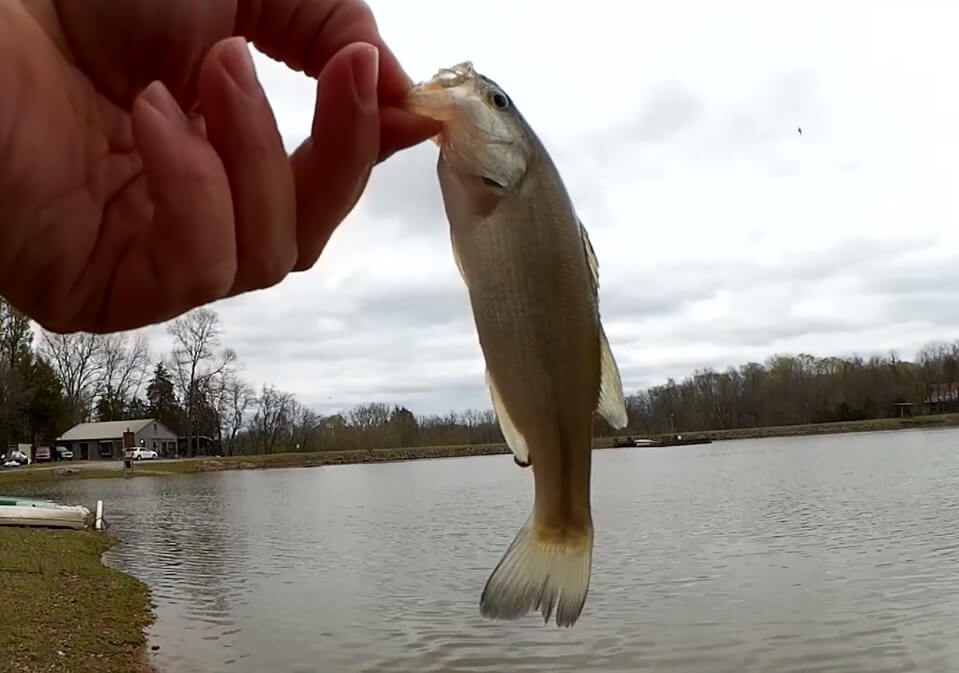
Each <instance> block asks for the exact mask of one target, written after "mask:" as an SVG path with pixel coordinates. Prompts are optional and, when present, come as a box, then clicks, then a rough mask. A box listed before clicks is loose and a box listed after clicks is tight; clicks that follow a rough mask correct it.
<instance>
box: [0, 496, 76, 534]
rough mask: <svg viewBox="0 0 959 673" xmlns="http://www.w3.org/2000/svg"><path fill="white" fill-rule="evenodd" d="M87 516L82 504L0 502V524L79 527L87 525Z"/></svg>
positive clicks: (24, 501)
mask: <svg viewBox="0 0 959 673" xmlns="http://www.w3.org/2000/svg"><path fill="white" fill-rule="evenodd" d="M5 500H6V499H5ZM89 517H90V510H89V509H87V508H86V507H84V506H83V505H58V504H57V503H54V502H45V501H37V500H34V501H31V500H28V499H23V500H19V499H18V500H17V501H16V503H15V504H6V503H4V504H0V526H40V527H52V528H77V529H80V528H86V527H87V522H88V520H89Z"/></svg>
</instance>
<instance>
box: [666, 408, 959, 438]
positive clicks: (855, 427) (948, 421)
mask: <svg viewBox="0 0 959 673" xmlns="http://www.w3.org/2000/svg"><path fill="white" fill-rule="evenodd" d="M955 426H959V414H936V415H929V416H914V417H905V418H877V419H873V420H866V421H840V422H836V423H807V424H804V425H779V426H771V427H764V428H736V429H733V430H708V431H702V432H684V433H683V436H684V437H689V438H691V439H694V438H698V437H709V438H710V439H712V440H714V441H718V440H723V439H761V438H763V437H800V436H804V435H835V434H841V433H846V432H884V431H889V430H915V429H917V428H948V427H955Z"/></svg>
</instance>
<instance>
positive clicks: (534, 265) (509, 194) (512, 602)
mask: <svg viewBox="0 0 959 673" xmlns="http://www.w3.org/2000/svg"><path fill="white" fill-rule="evenodd" d="M407 107H408V108H409V109H410V110H412V111H414V112H417V113H418V114H423V115H426V116H431V117H433V118H434V119H440V120H442V121H443V131H442V133H441V135H440V137H439V138H438V144H439V145H440V148H441V150H440V156H439V159H438V162H437V173H438V176H439V181H440V187H441V191H442V194H443V202H444V207H445V211H446V215H447V219H448V221H449V223H450V237H451V242H452V247H453V252H454V257H455V259H456V263H457V266H458V268H459V270H460V273H461V275H462V277H463V280H464V282H465V283H466V286H467V288H468V292H469V297H470V304H471V307H472V311H473V318H474V322H475V324H476V330H477V335H478V338H479V343H480V348H481V350H482V352H483V356H484V359H485V361H486V369H487V384H488V386H489V388H490V395H491V398H492V401H493V407H494V411H495V412H496V417H497V420H498V422H499V425H500V428H501V429H502V432H503V435H504V437H505V439H506V442H507V443H508V444H509V446H510V448H511V449H512V451H513V453H514V459H515V461H516V462H517V463H518V464H519V465H521V466H531V467H532V472H533V478H534V485H535V498H534V505H533V512H532V514H531V515H530V518H529V520H528V521H527V522H526V524H525V525H524V526H523V527H522V529H521V530H520V532H519V533H518V534H517V536H516V537H515V538H514V540H513V542H512V544H511V545H510V546H509V548H508V549H507V550H506V552H505V553H504V555H503V557H502V559H501V560H500V562H499V564H498V565H497V566H496V568H494V570H493V572H492V573H491V575H490V577H489V579H488V580H487V583H486V586H485V588H484V590H483V594H482V597H481V599H480V610H481V613H482V614H483V615H484V616H486V617H489V618H494V619H516V618H518V617H520V616H522V615H524V614H527V613H528V612H529V611H530V610H537V609H538V610H539V611H540V612H541V614H542V615H543V618H544V621H546V622H548V621H549V620H550V618H551V616H552V615H553V613H554V610H555V616H556V623H557V624H558V625H561V626H571V625H572V624H573V623H575V622H576V620H577V619H578V618H579V615H580V614H581V612H582V609H583V605H584V603H585V601H586V596H587V593H588V590H589V582H590V574H591V566H592V550H593V523H592V515H591V509H590V472H591V457H592V428H593V418H594V413H595V412H596V411H598V412H599V413H600V414H601V415H602V416H603V417H604V418H606V420H607V421H608V422H609V423H610V424H611V425H612V426H613V427H616V428H620V427H625V425H626V420H627V419H626V408H625V401H624V399H623V392H622V383H621V381H620V376H619V371H618V368H617V366H616V363H615V360H614V358H613V356H612V352H611V350H610V347H609V343H608V340H607V339H606V335H605V333H604V330H603V327H602V323H601V320H600V315H599V292H598V289H599V282H598V264H597V262H596V256H595V253H594V251H593V248H592V245H591V244H590V241H589V237H588V235H587V234H586V230H585V228H584V227H583V225H582V223H581V222H580V220H579V217H578V216H577V214H576V211H575V208H574V207H573V204H572V201H571V199H570V197H569V195H568V193H567V191H566V188H565V186H564V184H563V181H562V179H561V177H560V175H559V172H558V170H557V168H556V166H555V165H554V163H553V161H552V159H551V158H550V156H549V153H548V152H547V150H546V148H545V147H544V146H543V144H542V143H541V142H540V140H539V138H538V137H537V136H536V134H535V133H534V132H533V130H532V129H531V128H530V127H529V125H528V123H527V122H526V121H525V119H524V118H523V117H522V115H521V114H520V113H519V111H518V110H517V109H516V107H515V105H514V104H513V103H512V101H511V100H510V99H509V97H508V96H507V95H506V94H505V92H503V91H502V89H501V88H500V87H499V86H498V85H496V83H495V82H493V81H492V80H489V79H488V78H486V77H484V76H482V75H480V74H478V73H477V72H476V71H475V70H474V69H473V67H472V64H470V63H462V64H459V65H457V66H454V67H453V68H449V69H444V70H442V71H441V72H440V73H439V74H438V75H437V76H436V77H434V78H433V80H431V81H429V82H426V83H424V84H421V85H419V86H417V87H415V88H414V89H413V90H412V91H411V93H410V95H409V97H408V99H407Z"/></svg>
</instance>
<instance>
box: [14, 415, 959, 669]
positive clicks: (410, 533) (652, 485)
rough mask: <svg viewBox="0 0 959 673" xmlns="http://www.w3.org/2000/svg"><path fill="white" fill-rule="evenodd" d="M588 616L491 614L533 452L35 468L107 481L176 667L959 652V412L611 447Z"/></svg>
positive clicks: (607, 665) (658, 663)
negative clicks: (488, 600)
mask: <svg viewBox="0 0 959 673" xmlns="http://www.w3.org/2000/svg"><path fill="white" fill-rule="evenodd" d="M594 465H595V467H594V472H593V484H594V486H593V493H594V495H593V505H594V520H595V525H596V541H595V551H594V563H593V579H592V583H591V588H590V595H589V598H588V600H587V603H586V607H585V610H584V612H583V614H582V616H581V618H580V620H579V622H577V624H576V625H575V626H574V627H573V628H572V629H569V630H567V629H558V628H556V626H555V625H554V624H551V625H550V626H543V623H542V619H541V618H540V617H538V615H535V614H534V615H530V616H529V617H527V618H526V619H523V620H521V621H518V622H505V623H504V622H490V621H487V620H484V619H483V618H481V617H480V616H479V612H478V602H479V596H480V592H481V591H482V589H483V584H484V582H485V581H486V578H487V576H488V574H489V572H490V571H491V570H492V568H493V567H494V566H495V564H496V563H497V561H498V560H499V558H500V555H501V554H502V553H503V551H504V550H505V548H506V546H507V545H508V544H509V542H510V541H511V540H512V538H513V536H514V535H515V533H516V532H517V530H518V529H519V527H520V526H521V525H522V524H523V523H524V521H525V520H526V517H527V516H528V514H529V508H530V506H531V502H532V479H531V474H530V472H529V471H528V470H521V469H519V468H518V467H516V466H515V465H514V464H513V460H512V457H511V456H508V455H504V456H489V457H478V458H461V459H460V458H455V459H441V460H430V461H415V462H407V463H389V464H376V465H346V466H331V467H321V468H309V469H289V470H272V471H247V472H222V473H208V474H201V475H189V476H181V477H166V478H160V479H148V478H138V479H132V480H121V479H113V480H100V481H76V482H69V483H66V482H64V483H55V484H50V485H46V486H42V485H41V486H37V487H33V488H32V489H31V490H32V492H34V493H40V494H41V495H47V496H54V497H57V498H60V499H63V500H65V501H68V502H84V503H86V504H92V503H94V502H95V500H96V499H97V498H101V499H103V500H104V502H105V508H106V518H107V520H108V522H109V524H110V530H111V532H113V533H115V534H117V535H118V536H119V537H120V539H121V540H122V543H121V544H120V545H119V546H117V547H116V548H114V549H113V550H111V552H109V553H108V554H107V560H108V562H109V563H110V564H112V565H114V566H115V567H117V568H119V569H121V570H123V571H125V572H129V573H131V574H133V575H136V576H137V577H139V578H141V579H142V580H144V581H145V582H147V583H148V584H149V585H150V587H151V589H152V591H153V599H154V601H155V602H156V604H157V607H156V613H157V622H156V624H155V625H154V627H153V628H152V629H151V631H150V634H149V635H150V642H151V644H155V645H158V646H159V648H160V649H159V651H158V652H157V653H156V655H155V661H156V664H157V665H158V667H159V668H160V670H161V671H162V672H163V673H214V672H217V673H218V672H223V673H260V672H261V671H277V672H280V671H283V672H284V673H285V672H290V673H307V672H314V671H315V672H320V671H322V672H324V673H327V672H329V673H333V672H336V671H363V672H366V671H370V672H372V671H378V672H379V671H384V672H389V671H402V672H404V673H408V672H410V671H417V672H422V671H447V672H452V671H456V672H464V673H465V672H470V673H480V672H484V673H485V672H493V671H496V672H500V671H537V672H538V673H545V672H560V671H598V672H603V673H612V672H620V671H621V672H627V671H628V672H630V673H634V672H636V671H657V672H674V671H675V672H679V671H682V672H684V673H699V672H703V673H707V672H708V673H723V672H727V671H728V672H730V673H733V672H735V673H744V672H747V671H770V672H775V673H799V672H802V673H816V672H823V673H825V672H830V673H840V672H841V673H859V672H861V673H884V672H889V673H892V672H894V671H895V672H905V671H921V672H923V673H927V672H937V671H942V672H943V673H946V672H948V673H953V672H954V671H957V670H959V430H945V431H942V430H935V431H930V430H925V431H899V432H889V433H870V434H857V435H840V436H820V437H808V438H788V439H785V438H784V439H764V440H746V441H728V442H717V443H714V444H712V445H706V446H689V447H676V448H666V449H640V448H636V449H619V450H617V449H612V450H604V451H597V452H596V453H595V460H594Z"/></svg>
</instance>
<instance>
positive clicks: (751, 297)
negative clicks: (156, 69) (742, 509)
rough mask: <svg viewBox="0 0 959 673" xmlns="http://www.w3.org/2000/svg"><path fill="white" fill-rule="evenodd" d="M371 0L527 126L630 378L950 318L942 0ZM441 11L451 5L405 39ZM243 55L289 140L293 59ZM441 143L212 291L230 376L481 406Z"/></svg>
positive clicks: (949, 101) (404, 41) (443, 407)
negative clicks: (442, 182) (510, 102)
mask: <svg viewBox="0 0 959 673" xmlns="http://www.w3.org/2000/svg"><path fill="white" fill-rule="evenodd" d="M371 5H372V8H373V10H374V12H375V13H376V14H377V17H378V22H379V24H380V26H381V28H382V30H383V31H384V33H385V34H386V36H387V39H389V40H390V42H391V44H392V46H393V49H394V51H395V52H396V53H397V55H398V56H399V58H401V59H402V60H403V62H404V63H405V64H406V67H407V69H408V71H409V72H410V74H411V75H412V76H413V78H414V79H420V78H424V77H428V76H430V75H432V74H433V73H434V72H435V71H436V69H437V68H438V67H440V66H443V65H449V64H452V63H456V62H459V61H461V60H464V59H467V58H470V59H472V60H473V61H474V63H475V64H476V65H477V67H478V68H479V69H480V70H482V71H483V72H485V73H487V74H489V75H490V76H491V77H493V78H494V79H496V80H497V81H498V82H499V83H500V84H501V85H502V86H503V87H504V88H505V89H506V90H507V91H508V92H509V93H510V95H511V96H512V97H513V98H514V99H515V100H516V101H517V104H518V105H519V106H520V107H521V108H522V110H523V113H524V116H525V117H526V118H527V119H528V120H529V122H530V123H531V124H532V126H533V128H534V129H535V130H536V132H537V133H538V134H539V135H540V136H541V138H542V139H543V141H544V143H545V144H546V146H547V147H548V149H549V151H550V154H551V155H552V156H553V158H554V160H555V161H556V163H557V165H558V167H559V169H560V171H561V173H562V175H563V178H564V181H565V183H566V186H567V189H568V190H569V192H570V194H571V195H572V198H573V200H574V203H575V204H576V208H577V211H578V213H579V214H580V216H581V218H582V220H583V221H584V223H585V224H586V226H587V228H588V229H589V232H590V237H591V239H592V241H593V244H594V247H595V248H596V251H597V255H598V257H599V262H600V285H601V289H600V293H601V311H602V315H603V319H604V323H605V325H606V329H607V333H608V334H609V337H610V340H611V342H612V346H613V349H614V352H615V353H616V356H617V358H618V360H619V363H620V368H621V371H622V374H623V377H624V382H625V385H626V388H627V389H628V390H630V391H632V390H636V389H638V388H641V387H645V386H648V385H653V384H657V383H661V382H663V381H665V380H666V378H668V377H670V376H674V377H682V376H684V375H686V374H688V373H690V372H691V371H692V370H694V369H698V368H703V367H712V368H717V369H723V368H725V367H727V366H730V365H738V364H740V363H742V362H746V361H749V360H753V361H762V360H765V359H766V358H767V357H769V356H770V355H772V354H774V353H782V352H798V351H804V352H808V353H812V354H815V355H833V354H845V353H854V352H859V353H871V352H884V351H887V350H888V349H891V348H896V349H897V350H898V351H899V352H900V353H902V354H903V356H904V357H910V356H911V354H913V353H914V352H915V351H916V350H917V349H918V348H919V347H921V346H922V344H924V343H925V342H927V341H928V340H930V339H933V338H944V339H951V338H954V337H956V336H959V296H957V295H956V291H955V290H954V288H955V287H957V281H959V277H957V275H959V270H957V269H959V267H957V265H956V264H955V258H956V257H957V254H959V228H957V227H956V226H955V225H956V222H959V191H957V190H956V185H957V184H959V158H957V157H959V153H957V152H956V148H957V147H959V124H956V123H955V121H954V120H955V119H956V118H959V94H957V92H956V90H955V89H954V88H950V87H947V86H943V82H946V81H949V77H950V76H951V72H950V70H949V68H950V65H949V64H950V63H954V62H956V60H957V58H959V46H957V45H956V42H955V40H954V38H953V36H952V34H951V32H950V30H951V29H950V26H952V25H955V22H956V20H957V19H959V17H957V16H955V15H956V13H957V11H959V10H957V9H956V8H953V7H951V6H950V7H947V6H946V5H945V3H943V4H940V5H936V6H935V7H934V6H932V5H928V6H923V7H922V8H911V9H910V10H908V11H907V10H901V11H900V10H897V9H896V8H895V7H892V6H887V7H879V6H876V5H874V4H868V5H866V4H860V3H854V4H850V5H835V4H830V5H826V4H824V3H822V4H816V3H814V4H813V6H809V7H806V6H804V9H803V10H802V11H797V12H788V13H786V14H784V13H783V12H782V11H781V9H780V8H776V7H774V6H772V5H770V4H768V3H762V2H739V3H736V5H735V6H729V5H722V6H718V5H714V4H711V3H710V4H706V3H699V4H695V3H694V4H690V3H682V2H681V3H671V4H668V5H667V4H664V5H661V6H657V7H652V6H645V5H644V6H642V8H640V6H638V5H637V6H636V7H633V6H631V5H627V4H625V3H621V2H616V1H614V0H609V1H603V0H597V1H596V2H595V3H593V4H592V5H591V11H590V12H588V13H586V14H584V13H583V12H582V11H581V8H580V7H579V6H578V5H573V4H571V5H555V6H553V7H552V8H551V12H550V22H549V26H548V27H546V25H545V24H544V23H543V21H542V9H541V7H540V6H539V5H536V4H535V3H533V4H530V5H524V4H522V3H520V4H516V3H508V2H506V1H505V0H489V2H486V3H484V6H483V11H481V12H476V11H475V3H466V2H446V3H443V4H442V5H441V4H439V3H438V2H433V1H428V0H419V1H416V0H410V1H409V2H405V3H390V2H386V1H385V0H376V1H374V2H372V3H371ZM439 16H441V17H443V21H444V22H446V23H447V24H448V25H449V26H451V28H450V29H437V30H431V31H430V39H429V40H428V41H425V40H423V38H422V35H423V22H424V21H429V20H432V19H431V17H439ZM743 17H749V20H748V21H744V20H743ZM461 23H468V24H469V26H470V30H469V31H464V30H459V29H457V28H456V26H459V25H460V24H461ZM530 34H535V35H536V36H537V40H536V42H535V44H536V46H535V48H534V47H533V46H532V43H531V42H530V40H529V35H530ZM876 35H881V36H883V39H882V40H877V39H876V38H875V36H876ZM491 36H493V37H492V38H491ZM890 43H895V44H897V46H898V48H897V49H896V50H894V51H890V50H888V49H887V48H886V46H885V45H887V44H890ZM257 66H258V68H259V69H260V76H261V80H262V81H263V82H264V83H265V86H266V88H267V90H268V93H269V95H270V97H271V100H272V101H273V103H274V107H275V110H276V114H277V118H278V120H279V123H280V127H281V130H282V133H283V137H284V139H285V141H286V143H287V146H288V147H290V148H291V149H292V147H294V146H295V145H296V144H298V143H299V142H300V141H301V140H302V139H303V138H305V137H306V136H307V134H308V132H309V128H310V123H311V120H312V108H313V100H314V96H315V89H314V84H313V83H312V82H311V81H309V80H307V79H306V78H305V77H303V76H302V75H299V74H296V73H291V72H289V71H287V70H286V69H285V68H284V67H283V66H282V65H280V64H277V63H275V62H273V61H270V60H269V59H266V58H265V57H262V56H258V57H257ZM797 127H802V129H803V133H802V135H800V134H799V133H798V131H797ZM436 158H437V148H436V147H435V146H434V145H433V144H432V143H424V144H423V145H421V146H419V147H416V148H413V149H411V150H407V151H404V152H401V153H399V154H397V155H395V156H394V157H393V158H391V159H390V160H389V161H388V162H387V163H386V164H384V165H381V166H378V167H377V168H376V169H375V170H374V172H373V176H372V179H371V182H370V186H369V189H368V190H367V192H366V193H365V194H364V196H363V198H362V200H361V201H360V203H359V204H358V206H357V208H356V209H355V210H354V212H353V213H352V214H351V215H350V217H349V218H348V219H347V221H346V222H345V223H344V224H343V225H342V226H341V228H340V229H339V230H338V231H337V232H336V233H335V234H334V236H333V238H332V240H331V242H330V244H329V246H328V248H327V250H326V251H325V253H324V255H323V257H322V259H321V260H320V262H319V263H318V264H317V266H316V268H314V269H312V270H310V271H307V272H304V273H298V274H294V275H293V276H292V277H291V278H290V279H289V280H287V281H286V282H284V283H282V284H281V285H279V286H277V287H274V288H270V289H268V290H265V291H262V292H257V293H253V294H250V295H245V296H243V297H237V298H233V299H230V300H227V301H224V302H218V303H217V304H216V305H215V306H214V308H216V309H217V310H218V311H219V312H220V314H221V317H222V319H223V322H224V326H225V328H226V340H227V342H228V343H229V344H230V345H232V346H234V347H235V348H236V350H237V352H238V354H239V356H240V358H241V360H242V361H243V362H244V363H245V365H246V375H247V376H248V377H249V378H250V380H251V381H253V382H255V383H257V384H259V383H262V382H272V383H275V384H276V385H278V386H279V387H281V388H283V389H286V390H290V391H292V392H295V393H297V394H298V395H299V396H300V398H301V399H302V400H303V401H304V402H306V403H308V404H311V405H314V406H316V407H317V409H318V410H320V411H323V412H331V411H335V410H337V409H341V408H344V407H348V406H350V405H352V404H356V403H360V402H366V401H384V402H396V403H401V404H406V405H407V406H409V407H410V408H411V409H414V410H415V411H416V412H418V413H434V412H444V411H448V410H450V409H462V408H467V407H483V408H485V407H488V406H489V395H488V393H487V391H486V389H485V383H484V377H483V361H482V357H481V354H480V350H479V345H478V342H477V339H476V333H475V327H474V326H473V323H472V316H471V313H470V307H469V300H468V298H467V295H466V291H465V288H464V287H463V283H462V280H461V279H460V278H459V275H458V273H457V271H456V268H455V265H454V263H453V260H452V254H451V251H450V243H449V225H448V223H447V222H446V218H445V215H444V212H443V204H442V198H441V195H440V192H439V186H438V183H437V178H436V170H435V164H436ZM317 188H318V189H320V188H322V186H321V185H318V186H317ZM151 334H153V335H154V343H155V350H162V348H163V344H164V337H163V335H162V329H159V330H154V331H153V332H151Z"/></svg>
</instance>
